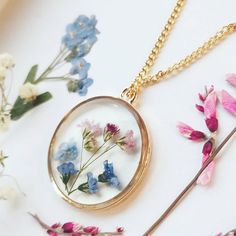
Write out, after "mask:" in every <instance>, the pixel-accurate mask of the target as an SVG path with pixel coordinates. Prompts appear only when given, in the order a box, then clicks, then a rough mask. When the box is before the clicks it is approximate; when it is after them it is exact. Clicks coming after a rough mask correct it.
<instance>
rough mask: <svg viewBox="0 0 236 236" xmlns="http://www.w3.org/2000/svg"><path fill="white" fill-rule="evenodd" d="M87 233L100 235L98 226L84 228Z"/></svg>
mask: <svg viewBox="0 0 236 236" xmlns="http://www.w3.org/2000/svg"><path fill="white" fill-rule="evenodd" d="M84 232H85V233H90V234H91V235H96V234H98V233H99V228H98V227H96V226H88V227H85V228H84Z"/></svg>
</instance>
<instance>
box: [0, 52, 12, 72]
mask: <svg viewBox="0 0 236 236" xmlns="http://www.w3.org/2000/svg"><path fill="white" fill-rule="evenodd" d="M0 65H1V66H3V67H5V68H6V69H11V68H12V67H14V66H15V63H14V60H13V57H12V56H11V55H10V54H8V53H4V54H0Z"/></svg>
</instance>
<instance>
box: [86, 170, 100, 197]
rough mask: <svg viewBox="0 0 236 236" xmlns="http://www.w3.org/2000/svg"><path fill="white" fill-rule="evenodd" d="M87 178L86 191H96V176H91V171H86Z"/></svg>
mask: <svg viewBox="0 0 236 236" xmlns="http://www.w3.org/2000/svg"><path fill="white" fill-rule="evenodd" d="M87 178H88V191H89V192H90V193H96V192H97V191H98V184H97V183H98V181H97V179H96V178H94V177H93V174H92V173H91V172H89V173H87Z"/></svg>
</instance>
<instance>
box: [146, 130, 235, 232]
mask: <svg viewBox="0 0 236 236" xmlns="http://www.w3.org/2000/svg"><path fill="white" fill-rule="evenodd" d="M235 133H236V127H235V128H234V129H233V130H232V131H231V132H230V133H229V134H228V136H227V137H226V138H225V139H224V140H223V142H222V143H221V144H220V145H219V146H218V147H217V148H216V149H215V151H214V152H213V153H212V154H211V156H210V157H209V158H208V159H207V161H206V162H205V163H204V164H203V166H202V168H201V169H200V170H199V171H198V173H197V174H196V175H195V177H194V178H193V179H192V180H191V182H190V183H189V184H188V185H187V186H186V187H185V188H184V190H183V191H182V192H181V193H180V194H179V196H178V197H177V198H176V199H175V200H174V201H173V202H172V204H171V205H170V206H169V207H168V208H167V209H166V211H165V212H164V213H163V214H162V215H161V217H160V218H159V219H157V221H156V222H155V223H154V224H153V225H152V226H151V227H150V228H149V229H148V230H147V231H146V232H145V233H144V234H143V236H148V235H150V234H151V233H153V232H154V231H155V230H156V229H157V228H158V227H159V226H160V225H161V223H162V222H163V221H164V220H165V219H166V218H167V217H168V216H169V214H170V213H171V212H172V211H173V210H174V209H175V208H176V207H177V206H178V204H179V203H180V202H181V201H182V200H183V199H184V197H186V195H187V194H188V193H189V192H190V191H191V190H192V189H193V187H194V186H196V183H197V180H198V178H199V177H200V176H201V174H202V173H203V172H204V170H205V169H206V168H207V167H208V166H209V165H210V164H211V162H212V161H213V160H214V159H215V157H216V156H217V155H218V153H219V152H220V151H221V150H222V148H223V147H224V146H225V145H226V144H227V142H228V141H229V140H230V139H231V138H232V137H233V135H234V134H235Z"/></svg>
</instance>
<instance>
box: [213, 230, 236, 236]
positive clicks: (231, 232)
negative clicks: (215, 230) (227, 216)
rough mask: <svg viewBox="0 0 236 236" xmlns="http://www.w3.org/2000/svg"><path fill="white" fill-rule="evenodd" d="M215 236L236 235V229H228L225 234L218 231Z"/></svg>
mask: <svg viewBox="0 0 236 236" xmlns="http://www.w3.org/2000/svg"><path fill="white" fill-rule="evenodd" d="M215 236H236V229H233V230H230V231H229V232H228V233H226V234H223V233H219V234H216V235H215Z"/></svg>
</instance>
